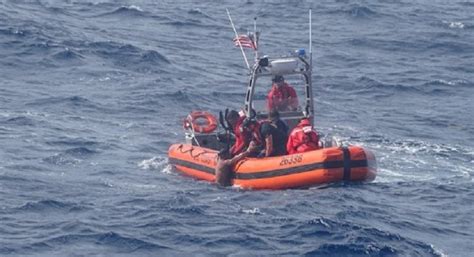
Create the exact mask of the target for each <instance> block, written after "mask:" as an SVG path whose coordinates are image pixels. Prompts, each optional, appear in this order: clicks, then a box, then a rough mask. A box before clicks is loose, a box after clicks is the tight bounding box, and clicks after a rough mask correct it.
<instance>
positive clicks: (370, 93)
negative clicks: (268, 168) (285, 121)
mask: <svg viewBox="0 0 474 257" xmlns="http://www.w3.org/2000/svg"><path fill="white" fill-rule="evenodd" d="M225 8H229V9H230V11H231V13H232V15H233V18H234V22H235V23H236V25H237V29H238V30H239V31H240V32H246V31H247V30H252V29H253V18H254V17H255V16H257V17H258V20H257V21H258V27H259V30H261V31H262V34H261V49H262V50H261V51H262V53H265V54H279V53H284V54H285V53H288V52H289V51H293V50H294V49H298V48H302V47H303V48H307V45H308V37H307V35H308V24H307V23H308V9H309V8H312V10H313V59H314V69H313V83H314V100H315V112H316V115H315V124H316V127H317V129H318V131H320V132H321V133H330V134H332V135H335V136H337V137H338V138H339V139H340V140H342V141H345V142H349V143H351V144H356V145H362V146H365V147H367V148H369V149H371V150H372V151H373V152H374V153H375V155H376V158H377V161H378V166H379V174H378V176H377V178H376V179H375V181H373V182H370V183H357V184H335V185H328V186H324V187H314V188H310V189H304V190H303V189H297V190H283V191H247V190H239V189H237V188H220V187H217V186H215V185H213V184H210V183H207V182H203V181H197V180H194V179H191V178H188V177H184V176H182V175H181V174H179V173H178V172H177V171H175V170H173V169H172V168H171V167H170V166H169V165H168V160H167V150H168V147H169V145H170V144H173V143H176V142H182V141H184V137H183V131H182V125H181V122H182V119H183V118H184V117H185V116H186V115H187V114H188V113H189V112H190V111H191V110H209V111H211V112H213V113H217V112H218V111H220V110H222V109H224V108H225V107H231V108H235V109H238V108H240V107H241V106H242V104H243V101H244V96H245V87H246V83H247V79H248V78H247V71H246V69H245V66H244V63H243V61H242V57H241V53H240V51H239V49H238V48H235V47H234V46H233V44H232V40H231V39H232V38H233V36H234V34H233V31H232V29H231V27H230V25H229V21H228V19H227V15H226V12H225ZM473 97H474V2H473V1H472V0H452V1H429V0H418V1H408V0H400V1H397V0H380V1H364V0H324V1H299V0H263V1H257V0H247V1H231V0H224V1H209V0H205V1H197V0H195V1H180V0H178V1H169V0H160V1H145V0H137V1H126V0H80V1H79V0H63V1H60V0H57V1H54V0H1V1H0V256H474V245H473V241H474V223H473V217H474V216H473V213H474V180H473V176H474V168H473V166H474V115H473V111H474V103H473V102H474V101H473Z"/></svg>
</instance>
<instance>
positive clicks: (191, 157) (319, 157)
mask: <svg viewBox="0 0 474 257" xmlns="http://www.w3.org/2000/svg"><path fill="white" fill-rule="evenodd" d="M168 155H169V163H170V164H171V165H173V166H174V167H175V168H176V169H177V170H179V171H180V172H182V173H184V174H186V175H188V176H191V177H194V178H197V179H202V180H207V181H210V182H214V181H215V167H216V164H217V152H216V151H214V150H211V149H208V148H204V147H198V146H193V145H189V144H173V145H171V146H170V148H169V151H168ZM234 170H235V176H234V179H233V184H234V185H235V186H239V187H242V188H245V189H287V188H301V187H311V186H314V185H320V184H326V183H332V182H340V181H372V180H374V179H375V177H376V174H377V167H376V161H375V157H374V155H373V154H372V152H371V151H369V150H367V149H364V148H362V147H359V146H348V147H331V148H323V149H320V150H315V151H310V152H306V153H298V154H292V155H285V156H277V157H267V158H245V159H244V160H242V161H240V162H239V163H237V164H236V166H235V167H234Z"/></svg>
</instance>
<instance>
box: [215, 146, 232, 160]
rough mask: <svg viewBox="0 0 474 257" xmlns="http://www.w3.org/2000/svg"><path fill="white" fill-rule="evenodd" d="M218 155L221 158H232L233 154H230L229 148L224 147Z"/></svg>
mask: <svg viewBox="0 0 474 257" xmlns="http://www.w3.org/2000/svg"><path fill="white" fill-rule="evenodd" d="M217 157H219V159H221V160H227V159H230V158H231V157H232V156H231V155H230V151H229V148H224V149H221V150H220V151H219V153H218V154H217Z"/></svg>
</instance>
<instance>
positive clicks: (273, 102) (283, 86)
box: [267, 75, 298, 111]
mask: <svg viewBox="0 0 474 257" xmlns="http://www.w3.org/2000/svg"><path fill="white" fill-rule="evenodd" d="M272 82H273V84H272V89H271V90H270V92H268V96H267V108H268V110H273V109H276V110H278V111H296V110H297V108H298V96H297V95H296V91H295V89H294V88H293V87H292V86H290V85H289V84H288V83H286V82H285V78H283V76H281V75H276V76H275V77H273V79H272Z"/></svg>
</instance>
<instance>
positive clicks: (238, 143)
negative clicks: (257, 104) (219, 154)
mask: <svg viewBox="0 0 474 257" xmlns="http://www.w3.org/2000/svg"><path fill="white" fill-rule="evenodd" d="M244 120H245V116H241V117H239V119H238V120H237V122H236V123H235V126H234V135H235V143H234V145H233V146H232V147H231V148H230V153H231V154H232V156H235V155H237V154H239V153H241V152H243V151H244V150H245V148H246V147H248V144H249V143H250V140H248V138H249V136H248V135H247V134H248V133H247V131H244V130H243V129H242V127H243V125H242V123H243V122H244Z"/></svg>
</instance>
